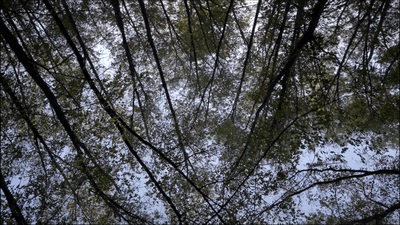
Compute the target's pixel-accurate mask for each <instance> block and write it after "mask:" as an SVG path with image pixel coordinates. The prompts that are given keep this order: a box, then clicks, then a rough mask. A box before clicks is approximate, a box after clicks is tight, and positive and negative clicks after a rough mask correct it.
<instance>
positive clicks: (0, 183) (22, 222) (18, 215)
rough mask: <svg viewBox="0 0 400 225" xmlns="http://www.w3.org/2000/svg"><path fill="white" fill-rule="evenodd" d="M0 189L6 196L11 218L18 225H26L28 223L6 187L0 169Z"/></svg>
mask: <svg viewBox="0 0 400 225" xmlns="http://www.w3.org/2000/svg"><path fill="white" fill-rule="evenodd" d="M0 187H1V190H2V191H3V193H4V195H5V196H6V199H7V202H8V206H9V207H10V210H11V215H12V217H14V219H15V221H16V222H17V224H18V225H28V222H26V219H25V217H24V215H23V214H22V212H21V209H20V208H19V206H18V204H17V200H16V199H15V198H14V195H13V194H12V193H11V191H10V190H9V189H8V187H7V183H6V181H5V179H4V176H3V171H2V170H1V169H0Z"/></svg>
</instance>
